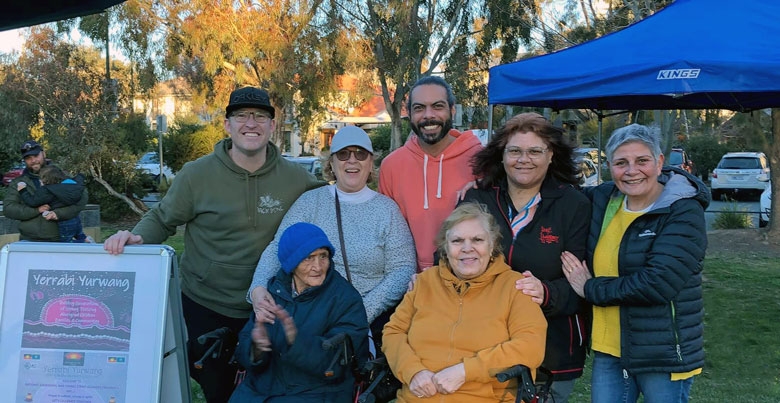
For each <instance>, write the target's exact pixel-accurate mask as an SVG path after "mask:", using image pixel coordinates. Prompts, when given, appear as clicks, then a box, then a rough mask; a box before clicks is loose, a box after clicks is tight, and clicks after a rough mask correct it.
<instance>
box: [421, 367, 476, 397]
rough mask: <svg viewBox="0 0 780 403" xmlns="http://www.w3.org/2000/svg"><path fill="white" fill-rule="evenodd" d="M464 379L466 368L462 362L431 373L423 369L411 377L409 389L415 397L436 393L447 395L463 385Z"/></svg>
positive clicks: (430, 395) (429, 395)
mask: <svg viewBox="0 0 780 403" xmlns="http://www.w3.org/2000/svg"><path fill="white" fill-rule="evenodd" d="M465 381H466V368H465V366H464V365H463V363H460V364H455V365H453V366H450V367H447V368H444V369H442V370H441V371H439V372H436V373H433V372H432V371H430V370H427V369H424V370H422V371H420V372H418V373H416V374H415V375H414V376H413V377H412V382H411V383H410V384H409V390H410V391H411V392H412V393H413V394H414V395H415V396H417V397H420V398H423V397H432V396H434V395H436V394H437V393H441V394H443V395H447V394H450V393H453V392H455V391H457V390H458V389H460V387H461V386H463V383H464V382H465Z"/></svg>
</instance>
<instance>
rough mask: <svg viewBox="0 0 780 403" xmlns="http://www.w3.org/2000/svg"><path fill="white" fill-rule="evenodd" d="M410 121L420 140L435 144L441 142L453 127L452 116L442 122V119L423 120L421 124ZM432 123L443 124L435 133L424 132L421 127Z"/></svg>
mask: <svg viewBox="0 0 780 403" xmlns="http://www.w3.org/2000/svg"><path fill="white" fill-rule="evenodd" d="M409 123H410V126H411V127H412V131H413V132H414V134H416V135H417V137H418V138H419V139H420V140H422V141H424V142H425V143H426V144H430V145H434V144H436V143H438V142H440V141H441V140H442V139H443V138H444V137H445V136H446V135H447V134H449V133H450V130H451V129H452V118H447V120H445V121H444V122H442V121H441V120H423V121H420V124H419V125H415V124H414V123H412V122H409ZM431 125H441V131H439V133H435V134H425V133H423V130H422V129H421V128H422V127H425V126H431Z"/></svg>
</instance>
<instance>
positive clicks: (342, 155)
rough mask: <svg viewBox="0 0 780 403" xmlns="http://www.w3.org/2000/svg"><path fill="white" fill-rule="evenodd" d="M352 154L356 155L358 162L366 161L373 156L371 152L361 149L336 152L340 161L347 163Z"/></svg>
mask: <svg viewBox="0 0 780 403" xmlns="http://www.w3.org/2000/svg"><path fill="white" fill-rule="evenodd" d="M350 154H355V159H356V160H358V161H365V160H366V159H367V158H368V156H369V155H371V153H370V152H368V151H366V150H364V149H362V148H360V147H352V148H342V149H341V150H338V151H336V154H335V155H336V158H338V159H339V161H346V160H348V159H349V155H350Z"/></svg>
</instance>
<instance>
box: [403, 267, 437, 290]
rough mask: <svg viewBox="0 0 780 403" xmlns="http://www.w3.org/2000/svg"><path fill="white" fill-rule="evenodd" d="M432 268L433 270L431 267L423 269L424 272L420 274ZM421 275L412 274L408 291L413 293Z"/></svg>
mask: <svg viewBox="0 0 780 403" xmlns="http://www.w3.org/2000/svg"><path fill="white" fill-rule="evenodd" d="M430 268H431V267H430V266H429V267H426V268H424V269H422V271H421V272H420V273H422V272H423V271H426V270H428V269H430ZM420 273H414V274H412V278H411V279H410V280H409V284H408V285H407V286H406V291H412V289H414V283H416V282H417V275H418V274H420Z"/></svg>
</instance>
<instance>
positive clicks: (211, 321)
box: [181, 294, 249, 403]
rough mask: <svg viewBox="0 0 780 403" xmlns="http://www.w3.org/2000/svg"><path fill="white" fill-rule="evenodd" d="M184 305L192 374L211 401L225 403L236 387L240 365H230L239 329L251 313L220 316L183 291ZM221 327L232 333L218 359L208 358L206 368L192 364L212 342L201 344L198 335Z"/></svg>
mask: <svg viewBox="0 0 780 403" xmlns="http://www.w3.org/2000/svg"><path fill="white" fill-rule="evenodd" d="M181 305H182V311H183V314H184V323H185V325H186V326H187V336H188V337H187V358H188V361H189V366H190V375H191V376H192V378H193V379H195V381H197V382H198V384H200V388H201V389H202V390H203V394H204V395H205V396H206V401H207V402H208V403H225V402H227V401H228V399H230V395H231V394H232V393H233V389H235V387H236V385H235V379H236V369H237V366H236V365H234V364H231V363H230V361H231V359H232V357H233V352H234V351H235V349H236V342H237V340H238V332H239V331H241V329H243V328H244V325H246V322H247V321H248V320H249V316H247V317H246V318H230V317H227V316H223V315H220V314H218V313H216V312H214V311H212V310H211V309H208V308H206V307H204V306H203V305H200V304H198V303H197V302H195V301H193V300H192V299H190V298H188V297H187V296H186V295H184V294H182V295H181ZM222 327H228V328H230V329H231V330H232V334H231V335H229V336H228V337H227V338H226V339H225V341H224V344H223V346H222V351H221V352H220V356H219V358H216V359H208V360H205V361H204V363H203V368H202V369H196V368H195V366H194V365H193V363H194V362H195V361H198V360H200V359H201V358H202V357H203V354H205V352H206V349H208V347H209V345H210V344H207V345H205V346H204V345H200V344H199V343H198V336H201V335H203V334H206V333H208V332H210V331H212V330H216V329H219V328H222Z"/></svg>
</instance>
